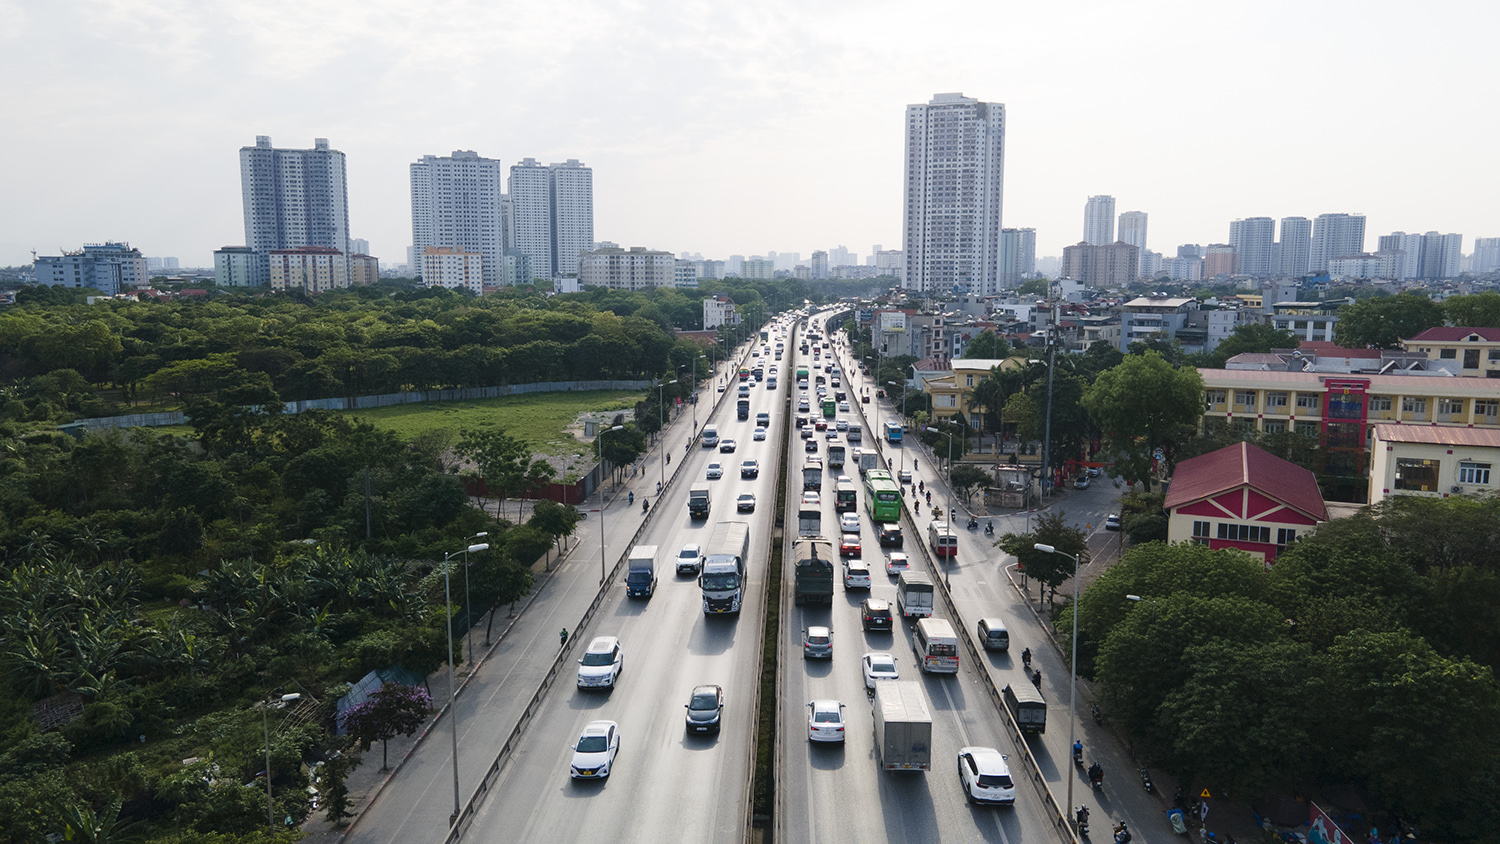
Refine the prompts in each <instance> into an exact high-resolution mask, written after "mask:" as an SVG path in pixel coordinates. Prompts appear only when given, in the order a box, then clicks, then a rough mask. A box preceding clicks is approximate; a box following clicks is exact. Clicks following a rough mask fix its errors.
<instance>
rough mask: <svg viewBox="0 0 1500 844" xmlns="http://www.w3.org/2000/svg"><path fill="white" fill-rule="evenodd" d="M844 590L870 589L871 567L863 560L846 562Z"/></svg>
mask: <svg viewBox="0 0 1500 844" xmlns="http://www.w3.org/2000/svg"><path fill="white" fill-rule="evenodd" d="M844 588H845V589H869V588H870V567H869V566H867V565H865V564H864V561H862V560H845V561H844Z"/></svg>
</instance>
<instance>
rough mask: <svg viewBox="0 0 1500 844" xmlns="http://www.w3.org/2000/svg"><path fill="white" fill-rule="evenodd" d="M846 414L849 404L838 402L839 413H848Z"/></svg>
mask: <svg viewBox="0 0 1500 844" xmlns="http://www.w3.org/2000/svg"><path fill="white" fill-rule="evenodd" d="M848 412H849V403H848V402H846V401H841V402H839V413H848Z"/></svg>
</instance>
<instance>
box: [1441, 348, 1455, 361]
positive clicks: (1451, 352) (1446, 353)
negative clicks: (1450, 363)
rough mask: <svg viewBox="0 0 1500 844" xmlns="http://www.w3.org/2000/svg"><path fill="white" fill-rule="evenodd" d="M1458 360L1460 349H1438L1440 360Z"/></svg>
mask: <svg viewBox="0 0 1500 844" xmlns="http://www.w3.org/2000/svg"><path fill="white" fill-rule="evenodd" d="M1457 358H1458V349H1438V359H1439V360H1456V359H1457Z"/></svg>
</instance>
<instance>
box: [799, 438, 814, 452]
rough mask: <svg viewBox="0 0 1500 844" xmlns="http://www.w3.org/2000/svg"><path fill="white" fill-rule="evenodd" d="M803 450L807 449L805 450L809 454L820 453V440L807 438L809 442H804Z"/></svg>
mask: <svg viewBox="0 0 1500 844" xmlns="http://www.w3.org/2000/svg"><path fill="white" fill-rule="evenodd" d="M802 450H803V451H805V452H807V453H808V454H817V453H818V441H817V440H815V439H811V438H809V439H808V440H807V442H805V443H803V444H802Z"/></svg>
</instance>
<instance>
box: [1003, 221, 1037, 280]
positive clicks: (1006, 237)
mask: <svg viewBox="0 0 1500 844" xmlns="http://www.w3.org/2000/svg"><path fill="white" fill-rule="evenodd" d="M1034 275H1036V229H1001V230H1000V289H1002V290H1010V289H1012V288H1014V287H1018V286H1020V284H1021V282H1023V281H1025V280H1026V279H1028V278H1031V277H1032V276H1034Z"/></svg>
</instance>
